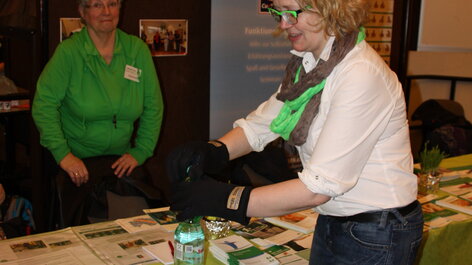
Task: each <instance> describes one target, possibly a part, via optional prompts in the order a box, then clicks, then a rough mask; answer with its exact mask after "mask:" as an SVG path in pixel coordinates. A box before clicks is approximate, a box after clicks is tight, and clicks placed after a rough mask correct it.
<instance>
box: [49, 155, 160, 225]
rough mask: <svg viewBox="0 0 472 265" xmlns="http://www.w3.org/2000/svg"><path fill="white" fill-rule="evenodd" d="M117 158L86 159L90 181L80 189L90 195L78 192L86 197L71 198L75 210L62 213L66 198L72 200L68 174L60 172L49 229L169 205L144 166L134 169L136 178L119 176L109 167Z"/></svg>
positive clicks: (97, 220) (53, 185) (102, 219)
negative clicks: (153, 183)
mask: <svg viewBox="0 0 472 265" xmlns="http://www.w3.org/2000/svg"><path fill="white" fill-rule="evenodd" d="M117 157H118V156H102V157H94V158H86V159H83V162H84V163H85V165H86V166H87V169H88V171H89V182H88V183H87V184H88V186H87V187H85V186H84V187H82V186H81V188H83V189H85V190H86V191H87V194H82V193H80V192H79V194H80V196H82V197H83V198H82V197H80V198H78V200H77V201H76V200H72V202H73V205H74V206H73V207H74V208H75V209H74V211H72V212H68V213H65V212H63V210H64V209H65V208H64V207H63V205H64V203H65V201H69V202H71V196H70V194H69V193H70V191H68V190H70V189H71V187H70V184H69V180H68V178H69V176H68V175H67V174H66V173H65V172H63V171H61V172H59V173H58V174H57V175H56V177H55V178H53V181H52V183H51V186H52V191H53V193H52V194H53V198H52V200H51V208H52V209H51V210H50V219H51V221H50V225H49V226H50V229H60V228H64V227H66V226H70V225H82V224H86V223H94V222H100V221H106V220H114V219H117V218H125V217H130V216H135V215H137V214H142V209H145V208H155V207H163V206H166V205H167V204H166V203H165V200H164V199H163V198H164V197H163V196H162V193H161V191H160V190H159V189H158V188H156V187H154V186H153V185H151V184H149V183H148V182H147V181H146V179H145V178H146V177H147V176H148V174H147V172H146V170H145V168H144V167H143V166H141V167H138V168H136V169H135V170H134V171H133V175H132V176H133V177H126V176H125V177H122V178H121V179H118V178H117V177H116V176H115V175H114V173H113V170H112V169H111V168H110V165H111V164H112V163H113V162H114V161H115V160H116V159H117ZM72 190H73V189H72ZM71 218H72V219H71Z"/></svg>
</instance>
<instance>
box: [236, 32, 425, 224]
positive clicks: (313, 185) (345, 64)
mask: <svg viewBox="0 0 472 265" xmlns="http://www.w3.org/2000/svg"><path fill="white" fill-rule="evenodd" d="M333 41H334V38H333V37H332V38H330V40H329V41H328V44H327V45H326V47H325V48H324V50H323V52H322V54H321V56H320V57H321V58H322V59H323V60H327V58H329V53H330V50H331V47H332V43H333ZM292 53H294V54H296V55H298V56H300V57H303V62H302V63H303V66H304V67H305V71H306V72H309V71H311V70H312V69H313V68H314V67H315V66H316V64H317V63H318V61H317V60H316V59H315V58H314V57H313V55H312V54H311V53H309V52H306V53H299V52H295V51H292ZM279 89H280V87H279ZM276 94H277V93H275V94H274V95H272V96H271V97H270V98H269V99H268V100H267V101H265V102H264V103H262V104H261V105H260V106H259V107H258V108H257V109H256V110H255V111H253V112H252V113H250V114H249V115H248V116H247V117H246V118H245V119H239V120H237V121H236V122H235V123H234V126H235V127H237V126H239V127H241V128H242V129H243V130H244V133H245V135H246V137H247V139H248V141H249V144H250V145H251V147H252V148H253V150H255V151H262V150H263V149H264V147H265V146H266V145H267V144H268V143H269V142H271V141H273V140H275V139H276V138H277V137H279V135H277V134H275V133H273V132H272V131H271V130H270V129H269V125H270V123H271V122H272V120H273V119H274V118H275V117H276V116H277V115H278V113H279V111H280V109H281V107H282V105H283V102H281V101H278V100H277V99H276V98H275V96H276ZM297 149H298V152H299V154H300V158H301V161H302V163H303V168H304V169H303V171H302V172H300V173H299V178H300V180H301V181H302V182H303V183H304V184H305V185H306V187H307V188H308V189H309V190H311V191H312V192H314V193H318V194H324V195H328V196H330V197H332V199H331V200H330V201H328V202H327V203H325V204H323V205H320V206H318V207H316V208H315V209H316V210H317V211H318V212H319V213H321V214H326V215H335V216H349V215H354V214H357V213H360V212H365V211H371V210H379V209H385V208H393V207H399V206H404V205H407V204H408V203H410V202H412V201H413V200H415V199H416V194H417V179H416V176H415V175H414V174H413V158H412V155H411V148H410V140H409V132H408V121H407V118H406V107H405V100H404V95H403V90H402V87H401V84H400V82H399V81H398V79H397V77H396V75H395V73H394V72H393V71H391V70H390V68H389V67H388V66H387V65H386V64H385V63H384V61H383V59H382V58H380V56H379V55H378V54H377V53H376V52H375V51H374V50H373V49H372V48H371V47H370V46H369V45H368V44H367V43H366V42H365V41H362V42H361V43H359V44H358V45H356V46H355V47H354V48H353V50H351V51H350V52H349V53H348V54H347V55H346V57H345V58H344V59H343V61H341V62H340V63H339V64H338V65H337V66H336V67H335V68H334V69H333V71H332V73H331V74H330V75H329V76H328V78H327V80H326V85H325V88H324V91H323V94H322V96H321V103H320V108H319V113H318V115H317V116H316V117H315V118H314V120H313V122H312V124H311V127H310V131H309V134H308V138H307V140H306V142H305V144H303V145H302V146H299V147H297Z"/></svg>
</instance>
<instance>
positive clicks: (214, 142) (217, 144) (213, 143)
mask: <svg viewBox="0 0 472 265" xmlns="http://www.w3.org/2000/svg"><path fill="white" fill-rule="evenodd" d="M208 143H209V144H212V145H214V146H216V147H220V146H225V144H224V143H223V142H222V141H219V140H210V141H208Z"/></svg>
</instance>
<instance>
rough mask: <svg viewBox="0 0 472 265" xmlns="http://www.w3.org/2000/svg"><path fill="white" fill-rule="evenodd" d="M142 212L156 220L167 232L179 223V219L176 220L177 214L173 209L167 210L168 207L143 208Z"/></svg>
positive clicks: (173, 229)
mask: <svg viewBox="0 0 472 265" xmlns="http://www.w3.org/2000/svg"><path fill="white" fill-rule="evenodd" d="M143 212H145V213H146V214H147V215H149V216H150V217H151V218H152V219H154V220H155V221H156V222H158V223H159V224H160V225H161V227H162V228H164V229H165V230H166V231H168V232H173V231H175V229H176V228H177V226H178V225H179V221H177V215H176V214H175V213H174V212H173V211H171V210H169V207H163V208H155V209H144V210H143Z"/></svg>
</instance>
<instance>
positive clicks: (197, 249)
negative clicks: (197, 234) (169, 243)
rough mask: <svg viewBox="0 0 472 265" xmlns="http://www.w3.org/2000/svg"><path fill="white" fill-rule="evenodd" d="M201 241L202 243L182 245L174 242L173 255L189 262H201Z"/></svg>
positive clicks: (202, 247)
mask: <svg viewBox="0 0 472 265" xmlns="http://www.w3.org/2000/svg"><path fill="white" fill-rule="evenodd" d="M203 249H204V246H203V242H202V244H197V245H195V246H193V245H184V244H181V243H178V242H176V244H175V253H174V256H175V258H176V259H178V260H181V261H184V262H188V263H190V264H202V262H203Z"/></svg>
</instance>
